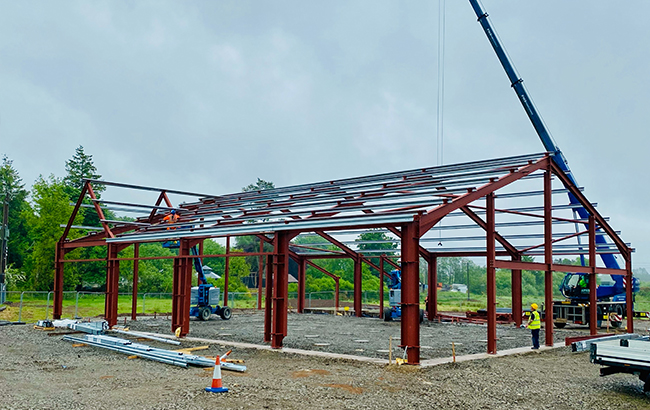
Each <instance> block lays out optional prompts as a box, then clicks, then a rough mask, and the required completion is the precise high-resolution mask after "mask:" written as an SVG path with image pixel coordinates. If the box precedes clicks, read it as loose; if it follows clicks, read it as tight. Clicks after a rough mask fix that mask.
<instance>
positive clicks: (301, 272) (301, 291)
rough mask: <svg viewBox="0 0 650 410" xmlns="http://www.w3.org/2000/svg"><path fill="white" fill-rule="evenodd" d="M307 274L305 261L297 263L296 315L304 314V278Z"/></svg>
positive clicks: (301, 260)
mask: <svg viewBox="0 0 650 410" xmlns="http://www.w3.org/2000/svg"><path fill="white" fill-rule="evenodd" d="M306 274H307V260H306V259H304V258H302V259H300V260H299V261H298V313H304V312H305V276H306Z"/></svg>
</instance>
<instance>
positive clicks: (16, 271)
mask: <svg viewBox="0 0 650 410" xmlns="http://www.w3.org/2000/svg"><path fill="white" fill-rule="evenodd" d="M65 172H66V174H65V176H63V177H57V176H55V175H53V174H51V175H49V176H47V177H44V176H42V175H41V176H39V177H38V178H37V179H36V181H34V183H33V184H32V186H31V188H29V189H27V188H26V186H25V183H24V182H23V180H22V179H21V177H20V174H19V172H18V170H16V169H15V167H14V166H13V161H12V160H11V159H9V158H8V157H7V156H4V157H3V159H2V166H1V167H0V189H1V190H0V199H2V197H3V196H6V200H7V202H8V205H9V207H8V208H9V211H8V228H9V238H8V247H7V249H8V253H7V262H8V267H7V275H6V283H7V290H10V291H11V290H36V291H48V290H52V289H53V279H54V259H55V248H56V243H57V241H58V240H59V239H60V237H61V235H62V233H63V230H64V228H63V227H61V225H65V224H66V223H67V222H68V220H69V218H70V215H71V214H72V210H73V207H74V203H75V202H76V201H77V199H78V197H79V195H80V194H81V191H82V188H83V179H84V178H89V179H101V174H99V172H98V170H97V168H96V167H95V165H94V163H93V159H92V155H89V154H87V153H86V152H85V151H84V148H83V147H82V146H79V147H78V148H76V150H75V152H74V154H73V155H72V157H71V158H70V159H69V160H67V161H66V163H65ZM269 188H274V184H273V183H272V182H268V181H264V180H262V179H259V178H258V179H257V181H256V182H255V183H252V184H250V185H248V186H246V187H243V188H242V191H256V190H260V189H269ZM103 189H104V187H103V186H97V187H95V194H96V195H97V196H98V197H100V198H101V194H102V192H103ZM86 203H88V204H90V202H88V201H86ZM105 216H106V218H107V219H120V217H118V216H116V215H115V214H114V213H113V212H112V211H110V210H105ZM73 224H74V225H81V226H87V227H100V226H101V224H100V222H99V218H98V216H97V213H96V212H95V211H94V209H93V208H86V207H82V208H80V209H79V212H78V213H77V215H76V217H75V220H74V223H73ZM86 233H87V232H86V231H83V230H80V229H72V230H71V231H70V234H69V238H70V239H74V238H78V237H81V236H84V235H86ZM356 241H357V242H359V243H358V246H357V247H358V249H359V250H361V251H368V250H374V251H381V252H382V253H383V254H385V255H387V256H388V257H391V258H392V260H393V261H397V257H396V255H397V244H396V243H393V242H391V241H390V237H389V236H387V235H386V234H385V233H384V232H382V231H380V230H377V231H370V232H366V233H363V234H361V235H359V236H358V237H357V238H356ZM293 244H294V245H316V246H318V247H320V248H324V249H331V250H337V249H338V248H336V247H335V246H333V245H331V244H329V243H328V242H327V241H326V240H325V239H323V238H322V237H320V236H318V235H306V236H300V237H298V238H296V239H295V240H294V241H293ZM259 249H260V239H259V238H258V237H256V236H238V237H235V238H234V243H233V246H232V247H231V252H235V253H237V252H258V251H259ZM263 249H264V251H266V252H271V251H272V250H273V249H272V247H271V245H269V244H264V245H263ZM224 253H225V248H224V246H223V245H221V244H219V243H217V242H215V241H212V240H206V241H205V242H204V254H224ZM176 254H177V251H176V250H173V249H168V248H163V247H162V246H161V245H160V244H158V243H150V244H141V245H140V256H141V257H155V256H173V255H176ZM132 256H133V247H129V248H127V249H125V250H123V251H121V253H120V255H119V257H132ZM68 258H69V259H105V258H106V247H102V246H100V247H90V248H78V249H75V250H74V251H72V252H70V253H68ZM367 259H369V260H370V261H371V262H372V263H374V264H375V265H379V260H380V259H379V256H378V254H376V253H373V254H371V256H368V257H367ZM528 260H531V261H532V258H529V259H528ZM203 263H204V265H206V266H209V267H210V268H211V269H212V270H213V271H214V272H215V273H217V274H218V275H220V276H221V278H220V279H217V280H210V281H211V282H213V284H214V285H216V286H219V287H221V288H222V289H223V286H224V272H225V263H226V262H225V258H206V259H205V260H204V261H203ZM314 263H315V264H317V265H318V266H320V267H322V268H323V269H325V270H326V271H328V272H330V273H332V274H334V275H336V276H339V277H340V281H339V283H340V289H341V290H342V291H346V290H353V288H354V278H353V277H354V262H353V261H352V260H351V259H349V258H342V259H322V260H315V261H314ZM558 263H571V264H577V260H576V261H573V260H571V261H567V260H563V261H558ZM258 265H259V258H258V257H250V256H249V257H243V256H242V257H231V258H229V291H230V292H248V291H249V288H248V286H247V285H246V283H248V284H250V283H251V282H250V281H248V280H247V278H249V277H251V276H252V277H257V273H258V272H259V269H260V267H259V266H258ZM420 267H421V268H420V280H421V282H422V283H426V282H427V275H426V272H427V267H426V262H425V261H424V260H421V263H420ZM262 268H263V267H262ZM289 268H290V273H291V274H292V275H293V276H297V269H298V267H297V265H296V264H295V263H293V262H292V263H290V267H289ZM172 269H173V262H172V259H156V260H146V261H140V263H139V283H138V289H139V291H140V292H161V293H169V292H171V291H172ZM392 269H393V268H392V267H390V266H389V265H388V264H386V270H387V271H390V270H392ZM485 273H486V270H485V267H484V266H480V265H478V264H476V263H474V262H473V261H472V260H470V259H465V258H440V259H439V260H438V282H442V283H444V284H452V283H460V284H467V285H468V287H469V291H470V293H471V294H474V295H479V294H485V291H486V275H485ZM251 274H252V275H251ZM562 277H563V274H561V273H555V274H554V282H555V283H559V282H560V281H561V280H562ZM105 279H106V263H105V262H83V263H67V264H65V280H64V289H65V290H78V291H79V290H89V291H93V290H95V291H102V290H104V289H105ZM194 281H195V282H196V278H194ZM385 283H386V281H385ZM496 284H497V294H503V295H509V294H510V271H504V270H499V271H497V278H496ZM132 286H133V262H132V261H123V262H121V264H120V291H124V292H126V291H130V290H131V289H132ZM379 286H380V282H379V272H378V271H377V270H376V269H374V268H373V267H371V266H370V265H369V264H367V263H364V264H363V266H362V289H363V290H364V291H378V290H379ZM522 287H523V293H524V295H534V296H541V295H543V289H544V275H543V273H542V272H534V271H524V272H523V273H522ZM334 288H335V285H334V280H333V279H332V278H330V277H329V276H327V275H325V274H324V273H322V272H321V271H319V270H317V269H315V268H313V267H308V269H307V275H306V291H307V292H324V291H333V290H334ZM295 289H296V285H295V284H290V287H289V290H290V291H294V290H295ZM384 290H386V285H384Z"/></svg>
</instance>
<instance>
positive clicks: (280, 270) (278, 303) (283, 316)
mask: <svg viewBox="0 0 650 410" xmlns="http://www.w3.org/2000/svg"><path fill="white" fill-rule="evenodd" d="M275 235H276V238H275V267H276V268H275V275H274V278H273V279H274V282H275V283H274V286H273V312H272V313H273V323H272V327H273V329H272V330H273V331H272V332H271V347H272V348H274V349H280V348H282V340H283V339H284V336H285V334H286V329H287V300H286V295H287V284H288V281H289V238H290V237H289V233H288V232H286V231H280V232H277V233H276V234H275Z"/></svg>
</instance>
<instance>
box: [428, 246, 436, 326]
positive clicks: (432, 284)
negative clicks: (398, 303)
mask: <svg viewBox="0 0 650 410" xmlns="http://www.w3.org/2000/svg"><path fill="white" fill-rule="evenodd" d="M427 282H428V283H429V289H428V296H429V306H428V310H427V317H428V318H429V321H430V322H431V321H433V319H435V317H436V316H438V257H437V256H433V255H429V258H428V259H427Z"/></svg>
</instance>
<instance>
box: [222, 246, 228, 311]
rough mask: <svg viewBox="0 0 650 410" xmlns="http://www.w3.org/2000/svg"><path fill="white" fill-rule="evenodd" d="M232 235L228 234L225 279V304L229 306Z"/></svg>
mask: <svg viewBox="0 0 650 410" xmlns="http://www.w3.org/2000/svg"><path fill="white" fill-rule="evenodd" d="M228 255H230V236H226V269H225V273H224V279H223V305H224V306H228V278H229V276H230V275H229V273H230V256H228Z"/></svg>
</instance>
